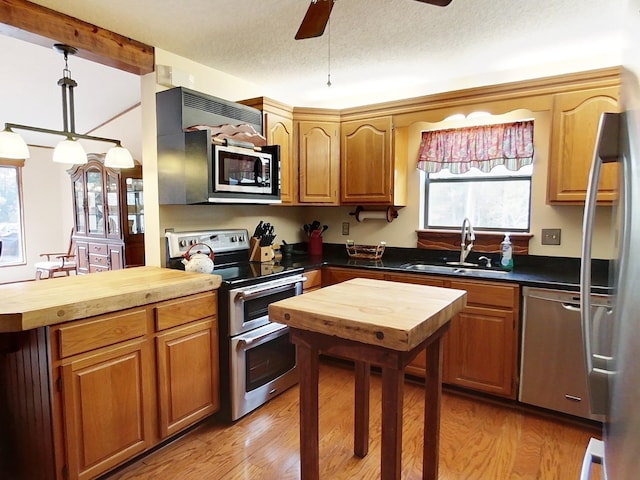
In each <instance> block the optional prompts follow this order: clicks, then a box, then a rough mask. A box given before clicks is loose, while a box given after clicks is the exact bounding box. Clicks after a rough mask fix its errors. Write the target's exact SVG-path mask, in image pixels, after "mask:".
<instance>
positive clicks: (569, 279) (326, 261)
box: [281, 243, 612, 294]
mask: <svg viewBox="0 0 640 480" xmlns="http://www.w3.org/2000/svg"><path fill="white" fill-rule="evenodd" d="M304 250H305V244H297V245H295V247H294V253H293V255H292V256H290V257H283V259H282V261H281V263H282V264H283V265H286V266H293V267H302V268H304V269H305V270H310V269H313V268H319V267H323V266H330V267H351V268H363V269H367V270H377V271H382V272H395V273H413V274H424V275H444V276H447V277H457V278H460V279H462V278H469V279H478V280H491V281H499V282H510V283H518V284H520V285H522V286H533V287H540V288H552V289H559V290H569V291H579V290H580V259H579V258H568V257H546V256H537V255H514V257H513V263H514V268H513V270H512V271H511V272H508V273H502V272H499V273H498V272H493V271H492V270H487V269H473V270H472V271H469V269H465V271H464V272H446V273H443V272H433V271H424V272H422V271H416V270H412V269H409V268H407V267H406V264H409V263H412V262H424V263H428V264H433V265H444V264H446V262H447V261H458V260H459V259H460V252H453V251H444V250H425V249H417V248H399V247H387V248H386V250H385V252H384V255H383V256H382V259H380V260H363V259H353V258H349V256H348V255H347V251H346V248H345V246H344V245H343V244H332V243H325V244H324V245H323V255H322V256H321V257H320V256H309V255H307V254H306V252H305V251H304ZM482 255H485V256H487V257H490V258H491V260H492V263H493V264H494V265H496V264H499V260H500V256H499V255H498V254H483V253H479V252H473V251H472V252H471V253H470V255H469V257H468V258H467V261H469V262H472V263H478V257H480V256H482ZM479 263H482V262H479ZM591 269H592V283H593V286H592V292H593V293H600V294H610V293H612V292H611V288H610V287H608V286H607V285H608V284H609V261H608V260H594V261H593V263H592V267H591ZM495 270H499V268H498V269H495Z"/></svg>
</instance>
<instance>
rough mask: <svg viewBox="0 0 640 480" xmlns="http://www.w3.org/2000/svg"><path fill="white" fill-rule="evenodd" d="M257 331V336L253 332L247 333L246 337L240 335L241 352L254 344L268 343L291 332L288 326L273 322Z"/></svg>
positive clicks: (239, 347)
mask: <svg viewBox="0 0 640 480" xmlns="http://www.w3.org/2000/svg"><path fill="white" fill-rule="evenodd" d="M257 330H259V332H258V334H257V335H256V334H253V335H252V332H249V333H245V334H244V335H240V336H239V337H238V338H237V340H238V349H239V350H240V349H244V348H245V347H246V346H248V345H251V344H254V343H264V342H266V341H269V340H272V339H274V338H277V337H279V336H280V335H282V334H283V333H284V332H287V331H289V327H288V326H287V325H283V324H282V323H276V322H271V323H269V324H268V325H265V326H264V327H262V328H259V329H257Z"/></svg>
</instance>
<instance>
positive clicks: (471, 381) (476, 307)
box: [443, 280, 520, 399]
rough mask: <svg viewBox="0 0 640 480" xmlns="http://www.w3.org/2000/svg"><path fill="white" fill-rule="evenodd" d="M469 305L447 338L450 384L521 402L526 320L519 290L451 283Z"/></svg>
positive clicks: (446, 378)
mask: <svg viewBox="0 0 640 480" xmlns="http://www.w3.org/2000/svg"><path fill="white" fill-rule="evenodd" d="M447 286H448V287H450V288H455V289H459V290H466V291H467V306H466V307H465V309H464V310H463V311H462V312H460V313H459V314H458V315H456V316H455V317H454V318H453V319H452V320H451V328H450V329H449V332H448V333H447V337H446V338H445V349H444V379H443V381H444V383H449V384H452V385H458V386H461V387H465V388H470V389H473V390H478V391H481V392H487V393H491V394H494V395H500V396H503V397H507V398H511V399H515V398H516V393H517V392H516V374H517V352H518V326H519V317H520V314H519V312H520V301H519V300H520V287H519V286H518V285H512V284H504V283H495V282H485V281H472V280H468V281H462V280H451V281H449V282H448V285H447Z"/></svg>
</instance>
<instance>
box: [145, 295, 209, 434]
mask: <svg viewBox="0 0 640 480" xmlns="http://www.w3.org/2000/svg"><path fill="white" fill-rule="evenodd" d="M213 300H214V301H212V298H211V294H208V293H206V294H200V295H194V296H193V297H190V298H187V299H180V300H171V301H168V302H163V303H161V304H158V305H157V306H156V308H155V310H156V330H159V331H160V333H158V334H157V335H156V362H157V373H158V402H159V409H158V410H159V414H160V417H159V426H160V438H162V439H164V438H166V437H169V436H171V435H173V434H174V433H177V432H179V431H180V430H183V429H185V428H186V427H188V426H190V425H193V424H194V423H195V422H197V421H198V420H201V419H203V418H205V417H207V416H209V415H211V414H213V413H214V412H216V411H218V409H219V408H220V395H219V392H218V388H219V365H218V322H217V318H216V304H217V301H216V300H215V298H214V299H213ZM194 320H196V321H195V322H194Z"/></svg>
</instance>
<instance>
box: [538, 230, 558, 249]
mask: <svg viewBox="0 0 640 480" xmlns="http://www.w3.org/2000/svg"><path fill="white" fill-rule="evenodd" d="M561 232H562V230H560V229H559V228H543V229H542V245H560V234H561Z"/></svg>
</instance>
